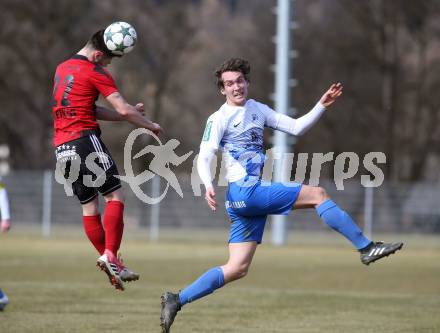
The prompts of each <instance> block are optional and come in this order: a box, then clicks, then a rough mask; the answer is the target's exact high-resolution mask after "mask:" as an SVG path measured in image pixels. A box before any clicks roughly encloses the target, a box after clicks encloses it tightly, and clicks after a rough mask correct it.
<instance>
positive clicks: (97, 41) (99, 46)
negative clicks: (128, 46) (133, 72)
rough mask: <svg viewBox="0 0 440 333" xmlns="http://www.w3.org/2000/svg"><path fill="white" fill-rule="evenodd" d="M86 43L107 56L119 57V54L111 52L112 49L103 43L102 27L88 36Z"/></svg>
mask: <svg viewBox="0 0 440 333" xmlns="http://www.w3.org/2000/svg"><path fill="white" fill-rule="evenodd" d="M87 44H88V45H90V46H91V47H93V48H94V49H95V50H98V51H101V52H103V53H104V54H105V55H106V56H107V57H110V58H112V57H120V56H119V55H116V54H113V53H112V51H110V50H109V49H108V48H107V46H106V45H105V42H104V29H101V30H98V31H97V32H95V33H94V34H93V35H92V37H90V39H89V41H88V42H87Z"/></svg>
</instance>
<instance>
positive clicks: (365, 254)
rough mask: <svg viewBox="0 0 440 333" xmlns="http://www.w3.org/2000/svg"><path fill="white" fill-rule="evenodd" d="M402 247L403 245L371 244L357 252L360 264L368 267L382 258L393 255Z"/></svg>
mask: <svg viewBox="0 0 440 333" xmlns="http://www.w3.org/2000/svg"><path fill="white" fill-rule="evenodd" d="M402 247H403V243H402V242H399V243H384V242H371V243H370V245H368V246H366V247H365V248H363V249H361V250H359V252H360V254H361V262H362V263H363V264H365V265H369V264H371V263H372V262H375V261H376V260H379V259H381V258H384V257H388V256H389V255H390V254H393V253H395V252H396V251H398V250H400V249H401V248H402Z"/></svg>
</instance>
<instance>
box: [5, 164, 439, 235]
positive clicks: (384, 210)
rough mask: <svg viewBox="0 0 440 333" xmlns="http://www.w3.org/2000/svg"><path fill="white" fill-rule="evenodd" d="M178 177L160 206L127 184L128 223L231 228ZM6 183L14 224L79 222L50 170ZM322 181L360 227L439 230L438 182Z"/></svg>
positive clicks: (298, 218) (313, 224)
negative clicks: (339, 184)
mask: <svg viewBox="0 0 440 333" xmlns="http://www.w3.org/2000/svg"><path fill="white" fill-rule="evenodd" d="M156 179H157V180H159V178H156ZM178 180H179V183H180V186H181V188H182V192H183V198H181V197H180V196H179V195H178V194H177V193H176V191H174V189H173V188H171V187H170V188H169V189H168V192H167V194H166V196H165V198H164V199H163V200H162V201H161V202H160V203H159V204H156V205H149V204H146V203H144V202H143V201H141V200H139V199H138V198H137V197H136V196H135V195H134V193H133V191H131V189H130V188H129V187H128V186H127V185H126V184H124V185H123V190H124V194H125V196H126V205H125V207H126V209H125V215H124V218H125V223H126V224H129V225H131V226H135V227H144V228H150V234H151V235H152V237H153V238H154V237H157V234H158V232H159V230H160V228H162V227H166V228H222V229H225V228H228V224H229V222H228V219H227V216H226V214H225V210H224V209H223V208H222V207H221V206H220V208H219V209H218V210H217V211H216V212H215V213H213V212H211V210H210V209H209V208H208V207H207V206H206V204H205V202H204V199H203V196H195V195H194V192H193V189H192V186H191V178H190V176H189V175H187V174H181V175H179V176H178ZM4 183H5V185H6V187H7V189H8V192H9V198H10V204H11V214H12V219H13V222H14V224H21V223H23V224H36V225H38V224H40V225H41V226H42V230H43V233H45V234H46V235H48V234H49V233H50V227H51V226H52V225H63V224H66V225H68V224H76V225H81V223H82V222H81V208H80V205H79V203H78V202H77V200H76V199H75V198H74V197H67V196H66V194H65V192H64V188H63V186H62V185H60V184H58V183H57V182H56V181H55V180H54V177H53V173H52V172H50V171H46V172H43V171H17V172H12V173H11V174H9V175H8V176H6V177H4ZM153 184H154V182H153V181H149V182H147V183H146V184H145V185H144V188H143V190H144V192H145V193H147V194H148V195H150V196H153V194H154V193H153V192H154V191H156V192H157V191H158V190H159V191H162V190H163V189H164V184H163V183H162V184H158V183H156V184H157V185H158V186H159V187H158V188H156V189H154V188H153ZM320 185H321V186H323V187H324V188H326V190H327V192H328V193H329V195H330V196H331V197H332V199H333V200H334V201H335V202H336V203H338V204H339V206H341V207H342V208H343V209H344V210H346V211H347V212H348V213H349V214H350V215H351V216H352V217H353V218H354V219H355V220H356V221H357V223H358V224H359V225H360V226H361V227H365V223H366V222H368V221H369V220H370V221H371V229H372V232H405V233H440V184H435V183H407V184H403V183H399V184H388V183H386V182H385V183H384V184H383V185H382V186H380V187H378V188H374V189H370V192H368V189H366V188H364V187H363V186H361V185H360V182H359V181H357V180H355V179H353V180H350V181H346V182H345V183H344V185H345V189H344V190H343V191H338V190H336V187H335V185H334V183H333V182H332V181H321V183H320ZM225 190H226V187H225V186H219V187H218V188H217V190H216V192H217V198H218V200H219V202H220V204H223V198H224V193H225ZM288 219H289V221H291V223H289V229H293V230H324V229H326V228H327V227H326V226H325V225H324V224H323V223H322V222H321V221H320V219H319V217H317V215H316V213H315V211H314V210H313V209H306V210H296V211H293V212H292V213H291V214H290V216H289V218H288ZM367 229H368V228H367Z"/></svg>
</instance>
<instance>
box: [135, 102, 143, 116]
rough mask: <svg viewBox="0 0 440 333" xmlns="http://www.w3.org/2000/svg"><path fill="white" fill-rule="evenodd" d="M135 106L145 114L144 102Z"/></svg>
mask: <svg viewBox="0 0 440 333" xmlns="http://www.w3.org/2000/svg"><path fill="white" fill-rule="evenodd" d="M134 108H135V109H136V110H137V111H138V112H139V113H140V114H142V115H144V116H145V109H144V103H137V104H136V105H135V106H134Z"/></svg>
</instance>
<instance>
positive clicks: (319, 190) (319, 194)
mask: <svg viewBox="0 0 440 333" xmlns="http://www.w3.org/2000/svg"><path fill="white" fill-rule="evenodd" d="M314 197H315V200H316V204H318V205H319V204H321V203H322V202H324V201H325V200H327V199H330V197H329V196H328V194H327V191H326V190H325V189H324V188H323V187H316V188H315V195H314Z"/></svg>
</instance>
